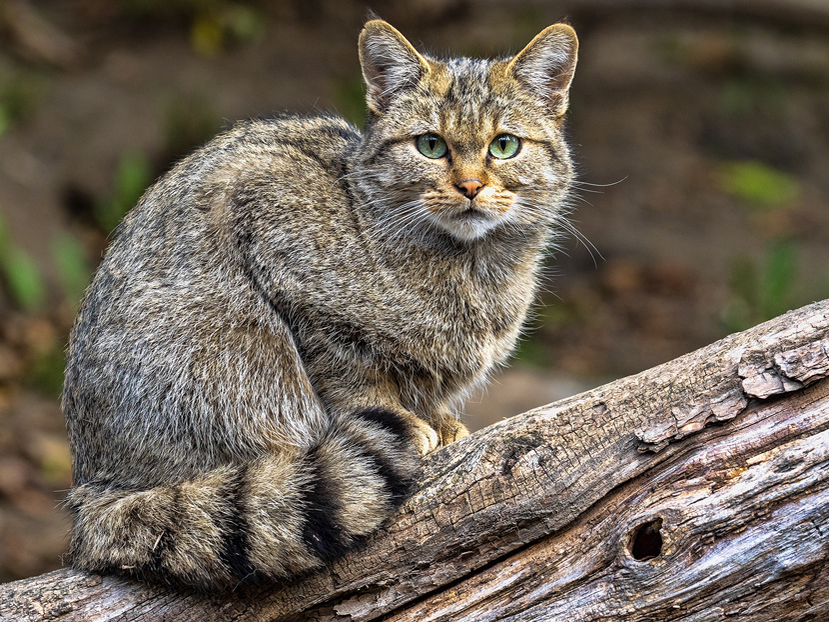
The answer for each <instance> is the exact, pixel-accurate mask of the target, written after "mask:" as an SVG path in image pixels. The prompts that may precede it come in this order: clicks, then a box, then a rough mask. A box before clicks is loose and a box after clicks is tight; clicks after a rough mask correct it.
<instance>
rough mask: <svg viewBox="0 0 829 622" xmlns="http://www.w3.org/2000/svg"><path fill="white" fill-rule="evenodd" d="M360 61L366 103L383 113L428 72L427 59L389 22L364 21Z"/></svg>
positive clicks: (376, 111)
mask: <svg viewBox="0 0 829 622" xmlns="http://www.w3.org/2000/svg"><path fill="white" fill-rule="evenodd" d="M360 64H361V65H362V67H363V78H364V79H365V81H366V87H367V89H368V91H367V93H366V102H367V103H368V107H369V108H370V109H371V110H372V111H373V112H375V113H378V114H379V113H382V112H383V110H385V109H386V107H387V106H388V104H389V102H390V101H391V99H392V98H393V97H394V96H395V95H396V94H398V93H399V92H400V91H402V90H405V89H407V88H411V87H414V86H415V85H417V83H418V82H419V81H420V80H421V79H422V78H423V77H424V76H426V74H428V73H429V71H430V68H429V62H428V61H427V60H426V59H425V58H423V57H422V56H421V55H420V54H418V53H417V50H415V49H414V47H412V44H411V43H409V42H408V41H406V38H405V37H404V36H403V35H401V34H400V33H399V32H398V31H397V30H395V29H394V28H392V26H391V25H390V24H388V23H387V22H384V21H383V20H381V19H375V20H372V21H370V22H367V23H366V25H365V27H363V31H362V32H361V33H360Z"/></svg>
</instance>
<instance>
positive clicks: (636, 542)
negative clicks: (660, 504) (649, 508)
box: [628, 518, 662, 562]
mask: <svg viewBox="0 0 829 622" xmlns="http://www.w3.org/2000/svg"><path fill="white" fill-rule="evenodd" d="M660 529H662V519H661V518H655V519H653V520H650V521H648V522H647V523H644V524H642V525H639V526H638V527H636V528H635V529H634V530H633V531H632V532H631V535H630V537H629V539H628V552H629V553H630V555H631V557H633V559H635V560H637V561H640V562H643V561H647V560H649V559H653V558H654V557H659V555H660V554H661V553H662V534H661V533H660V532H659V530H660Z"/></svg>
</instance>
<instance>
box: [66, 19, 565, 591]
mask: <svg viewBox="0 0 829 622" xmlns="http://www.w3.org/2000/svg"><path fill="white" fill-rule="evenodd" d="M576 50H577V42H576V38H575V34H574V33H573V31H572V29H571V28H570V27H569V26H565V25H555V26H551V27H550V28H548V29H546V30H545V31H544V32H542V33H541V34H540V35H539V36H538V37H536V38H535V39H534V40H533V42H531V43H530V44H529V45H528V46H527V48H525V50H524V51H522V52H521V53H520V54H519V55H517V56H516V57H513V58H512V59H504V60H495V61H484V60H469V59H453V60H448V61H440V60H436V59H431V58H427V57H424V56H421V55H420V54H418V53H417V52H416V51H415V50H414V48H412V47H411V46H410V45H409V43H408V42H407V41H406V40H405V39H404V38H403V37H402V36H401V35H400V34H399V33H398V32H397V31H396V30H394V29H393V28H392V27H391V26H389V25H388V24H386V23H385V22H382V21H379V20H375V21H372V22H369V23H368V24H366V26H365V29H364V30H363V32H362V34H361V36H360V56H361V62H362V65H363V73H364V76H365V78H366V82H367V87H368V95H367V100H368V107H369V120H368V123H367V126H366V129H365V131H364V132H363V133H362V134H361V133H360V132H359V131H358V130H356V129H355V128H354V127H352V126H350V125H349V124H348V123H346V122H345V121H343V120H342V119H339V118H336V117H331V116H315V117H301V116H292V115H281V116H277V117H275V118H273V119H268V120H259V121H249V122H245V123H240V124H238V125H237V126H236V127H234V128H233V129H232V130H230V131H229V132H227V133H225V134H222V135H220V136H219V137H217V138H215V139H214V140H213V141H211V142H210V143H208V144H207V145H206V146H205V147H204V148H202V149H201V150H199V151H197V152H196V153H194V154H193V155H191V156H190V157H188V158H186V159H185V160H183V161H182V162H180V163H179V164H178V165H177V166H176V167H175V168H174V169H173V170H172V171H170V173H168V174H167V175H166V176H164V177H163V178H162V179H161V180H160V181H159V182H158V183H157V184H156V185H155V186H154V187H153V188H151V189H150V190H149V191H148V192H147V193H146V194H145V196H144V197H143V198H142V199H141V201H140V202H139V204H138V205H137V206H136V207H135V208H134V209H133V210H132V211H131V212H130V213H129V214H128V215H127V217H126V218H125V220H124V222H123V223H122V224H121V226H120V227H119V228H118V230H117V232H116V234H115V235H114V237H113V240H112V244H111V246H110V248H109V249H108V251H107V253H106V257H105V258H104V261H103V263H102V264H101V267H100V269H99V270H98V273H97V275H96V276H95V279H94V281H93V283H92V285H91V286H90V288H89V290H88V292H87V294H86V296H85V298H84V301H83V303H82V305H81V309H80V312H79V314H78V318H77V321H76V323H75V326H74V329H73V331H72V337H71V341H70V347H69V357H68V364H67V370H66V383H65V388H64V393H63V406H64V411H65V414H66V420H67V426H68V429H69V437H70V444H71V448H72V455H73V471H74V487H73V489H72V491H71V492H70V495H69V501H68V502H69V505H70V507H71V509H72V512H73V516H74V525H73V530H72V534H71V543H70V551H69V556H70V559H71V561H72V563H73V564H74V565H76V566H77V567H80V568H84V569H87V570H90V571H94V572H120V573H125V574H129V575H133V576H137V577H144V578H150V579H155V580H163V581H169V582H174V583H181V584H187V585H193V586H196V587H200V588H222V587H228V586H233V585H235V584H237V583H238V582H239V581H243V580H246V579H255V578H260V579H261V578H267V579H272V580H279V579H284V578H287V577H291V576H295V575H297V574H301V573H303V572H306V571H308V570H311V569H313V568H316V567H319V566H320V565H322V564H324V563H325V562H326V561H328V560H330V559H332V558H333V557H335V556H337V555H339V554H341V553H342V552H343V551H344V550H346V549H347V548H349V547H351V546H353V545H354V544H355V543H357V542H358V541H359V539H360V538H361V537H363V536H365V535H367V534H369V533H371V532H372V531H373V530H375V529H376V528H377V527H378V526H379V525H380V524H381V523H382V522H383V521H384V520H385V519H386V518H387V517H388V516H389V515H390V514H391V513H392V512H393V511H394V509H395V507H397V506H398V505H399V504H400V503H401V501H402V500H403V498H404V496H405V494H406V491H407V490H408V488H409V486H410V484H411V480H412V476H413V474H414V473H415V470H416V469H417V466H418V462H419V458H418V457H419V456H420V455H423V454H425V453H428V452H429V451H432V450H434V449H435V448H436V447H438V446H439V445H441V444H445V443H448V442H451V441H452V440H454V439H456V438H458V437H460V436H463V435H464V434H465V433H466V431H465V428H464V427H463V426H462V424H460V423H459V422H458V421H457V419H456V417H455V416H454V415H453V414H452V413H453V410H454V409H455V408H457V407H458V406H459V404H460V403H461V402H462V400H463V398H464V396H465V395H466V394H467V393H468V392H469V391H470V390H471V389H472V388H474V387H476V386H479V385H481V384H482V383H484V382H485V381H486V378H487V375H488V374H489V373H490V371H491V370H492V369H493V368H494V367H495V366H497V365H500V364H503V363H504V362H505V361H506V359H507V357H508V356H509V354H510V352H511V350H512V348H513V346H514V344H515V341H516V339H517V337H518V334H519V331H520V329H521V325H522V322H523V321H524V318H525V316H526V313H527V309H528V307H529V305H530V303H531V301H532V299H533V297H534V294H535V288H536V277H537V272H538V269H539V264H540V260H541V257H542V253H543V251H544V249H545V247H546V246H547V245H548V244H549V242H550V240H551V237H552V236H553V235H554V233H555V230H556V228H555V225H556V223H557V222H559V221H560V220H561V218H562V217H563V214H564V208H565V202H566V197H567V192H568V189H569V186H570V184H571V179H572V171H571V164H570V159H569V152H568V149H567V146H566V144H565V143H564V140H563V138H562V135H561V119H562V115H563V114H564V112H565V110H566V107H567V90H568V88H569V85H570V80H571V79H572V76H573V71H574V68H575V62H576ZM426 133H434V134H437V135H439V136H441V137H442V138H443V139H444V140H445V142H446V144H447V145H448V153H447V154H446V156H445V157H442V158H437V159H431V158H427V157H425V156H424V155H422V153H420V152H419V151H418V149H417V147H416V144H415V141H416V138H417V137H418V136H420V135H423V134H426ZM503 133H509V134H511V135H514V136H517V137H519V138H520V139H521V149H520V151H519V152H518V154H517V155H516V156H515V157H512V158H509V159H502V160H497V159H495V158H492V157H491V156H490V155H489V154H488V152H487V149H488V146H489V144H490V142H491V141H493V139H494V138H495V137H496V136H498V135H499V134H503ZM470 179H474V181H475V184H476V185H475V187H476V188H480V190H479V192H478V194H477V196H475V197H474V198H471V199H470V198H468V196H469V195H468V194H465V191H464V190H463V187H462V186H461V185H460V184H463V183H466V182H468V180H470Z"/></svg>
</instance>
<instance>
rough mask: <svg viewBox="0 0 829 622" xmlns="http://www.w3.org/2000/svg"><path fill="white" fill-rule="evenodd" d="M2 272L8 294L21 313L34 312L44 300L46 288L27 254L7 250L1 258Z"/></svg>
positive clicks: (15, 249)
mask: <svg viewBox="0 0 829 622" xmlns="http://www.w3.org/2000/svg"><path fill="white" fill-rule="evenodd" d="M3 271H4V273H5V276H6V283H7V284H8V287H9V294H11V296H12V299H13V300H14V302H15V304H17V306H18V307H20V308H21V309H22V310H23V311H35V310H37V309H39V308H40V307H41V306H43V303H44V301H45V300H46V288H45V287H44V285H43V278H42V277H41V275H40V270H38V268H37V265H36V264H35V262H34V260H33V259H32V258H31V257H30V256H29V254H28V253H26V252H25V251H23V250H21V249H19V248H14V247H12V248H9V249H7V251H6V253H4V256H3Z"/></svg>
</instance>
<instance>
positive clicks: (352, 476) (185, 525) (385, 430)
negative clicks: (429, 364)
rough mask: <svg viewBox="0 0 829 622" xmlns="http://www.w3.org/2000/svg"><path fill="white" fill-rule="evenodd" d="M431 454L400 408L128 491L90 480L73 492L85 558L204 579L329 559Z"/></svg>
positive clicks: (94, 568)
mask: <svg viewBox="0 0 829 622" xmlns="http://www.w3.org/2000/svg"><path fill="white" fill-rule="evenodd" d="M418 464H419V460H418V455H417V451H416V450H415V448H414V446H413V445H412V444H411V443H410V442H409V440H408V438H407V428H406V427H405V425H403V422H402V421H401V420H400V419H398V418H397V417H396V416H395V415H394V414H393V413H390V412H388V411H385V410H379V409H375V410H365V411H361V412H358V413H355V414H354V415H352V416H349V417H347V418H342V419H340V420H338V421H337V422H336V423H335V424H334V425H333V426H332V427H331V428H330V429H329V430H328V431H327V432H326V433H325V434H324V436H323V437H322V438H321V439H320V440H319V442H318V443H317V444H316V445H315V446H314V447H313V448H312V449H311V450H309V451H306V452H304V453H300V452H298V451H296V452H294V453H293V454H292V453H291V452H290V451H286V452H285V453H282V454H279V455H273V456H269V457H266V458H262V459H259V460H257V461H255V462H251V463H248V464H244V465H227V466H223V467H220V468H216V469H213V470H210V471H208V472H206V473H204V474H202V475H200V476H198V477H196V478H194V479H191V480H188V481H182V482H178V483H174V484H168V485H164V486H159V487H156V488H151V489H149V490H138V491H136V490H124V489H119V488H118V487H116V486H107V485H106V484H105V483H95V482H88V483H84V484H82V485H80V486H76V487H75V488H73V489H72V491H71V492H70V494H69V497H68V501H67V503H68V505H69V506H70V508H71V510H72V513H73V517H74V521H73V529H72V536H71V542H70V546H69V553H68V555H69V558H70V560H71V562H72V564H73V565H74V566H76V567H79V568H82V569H85V570H88V571H91V572H99V573H108V572H117V573H120V574H127V575H131V576H135V577H139V578H144V579H155V580H160V581H163V582H168V583H173V584H184V585H190V586H194V587H196V588H200V589H216V588H223V587H232V586H235V585H237V584H238V583H239V582H241V581H244V580H246V579H254V578H257V577H258V578H265V577H267V578H271V579H281V578H288V577H293V576H297V575H300V574H302V573H304V572H306V571H309V570H312V569H314V568H318V567H320V566H322V565H323V564H324V563H325V562H326V561H328V560H330V559H333V558H334V557H337V556H339V555H341V554H342V553H344V552H345V551H346V550H348V549H349V548H350V547H352V546H353V545H354V544H355V543H356V542H357V541H358V540H359V539H360V538H361V537H362V536H365V535H367V534H369V533H371V532H372V531H374V530H375V529H376V528H377V527H378V526H379V525H380V523H382V522H383V521H384V520H385V519H386V518H388V516H389V515H390V514H391V513H392V512H393V511H394V509H395V508H396V507H397V506H398V505H399V504H400V503H401V502H402V500H403V499H404V498H405V496H406V494H407V492H408V489H409V488H410V486H411V484H412V477H413V475H414V472H415V470H416V469H417V465H418Z"/></svg>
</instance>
